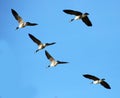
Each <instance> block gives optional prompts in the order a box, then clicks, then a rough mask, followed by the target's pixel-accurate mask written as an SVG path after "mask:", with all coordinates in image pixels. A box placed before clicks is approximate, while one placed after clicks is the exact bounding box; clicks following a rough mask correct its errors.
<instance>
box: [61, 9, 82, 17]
mask: <svg viewBox="0 0 120 98" xmlns="http://www.w3.org/2000/svg"><path fill="white" fill-rule="evenodd" d="M63 12H65V13H67V14H71V15H76V16H77V15H82V13H81V12H79V11H74V10H69V9H66V10H63Z"/></svg>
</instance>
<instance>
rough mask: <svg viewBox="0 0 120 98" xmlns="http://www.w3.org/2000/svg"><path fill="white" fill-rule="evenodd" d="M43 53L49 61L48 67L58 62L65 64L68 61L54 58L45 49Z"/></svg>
mask: <svg viewBox="0 0 120 98" xmlns="http://www.w3.org/2000/svg"><path fill="white" fill-rule="evenodd" d="M45 55H46V57H47V58H48V59H49V60H50V62H51V63H50V65H48V67H55V66H57V65H58V64H66V63H68V62H63V61H58V60H55V59H54V58H53V57H52V56H51V55H50V54H49V53H48V52H47V51H46V50H45Z"/></svg>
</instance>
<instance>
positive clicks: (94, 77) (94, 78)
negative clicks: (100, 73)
mask: <svg viewBox="0 0 120 98" xmlns="http://www.w3.org/2000/svg"><path fill="white" fill-rule="evenodd" d="M83 76H84V77H85V78H88V79H92V80H99V78H98V77H96V76H93V75H89V74H85V75H83Z"/></svg>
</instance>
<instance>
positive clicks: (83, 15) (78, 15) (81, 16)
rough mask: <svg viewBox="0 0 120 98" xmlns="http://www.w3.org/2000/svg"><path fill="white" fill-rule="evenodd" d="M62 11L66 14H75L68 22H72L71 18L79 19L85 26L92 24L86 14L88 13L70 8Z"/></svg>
mask: <svg viewBox="0 0 120 98" xmlns="http://www.w3.org/2000/svg"><path fill="white" fill-rule="evenodd" d="M63 12H65V13H67V14H71V15H75V17H74V18H73V19H71V20H70V22H72V21H73V20H79V19H81V20H82V21H83V22H84V23H85V24H86V25H87V26H92V23H91V21H90V20H89V18H88V15H89V14H88V13H81V12H79V11H74V10H70V9H65V10H63Z"/></svg>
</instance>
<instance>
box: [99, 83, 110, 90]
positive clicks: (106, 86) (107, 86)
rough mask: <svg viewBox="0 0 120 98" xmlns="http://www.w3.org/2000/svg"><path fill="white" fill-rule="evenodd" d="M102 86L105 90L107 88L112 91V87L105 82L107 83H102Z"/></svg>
mask: <svg viewBox="0 0 120 98" xmlns="http://www.w3.org/2000/svg"><path fill="white" fill-rule="evenodd" d="M100 84H101V85H102V86H104V87H105V88H107V89H111V87H110V85H109V84H108V83H107V82H105V81H102V82H101V83H100Z"/></svg>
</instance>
